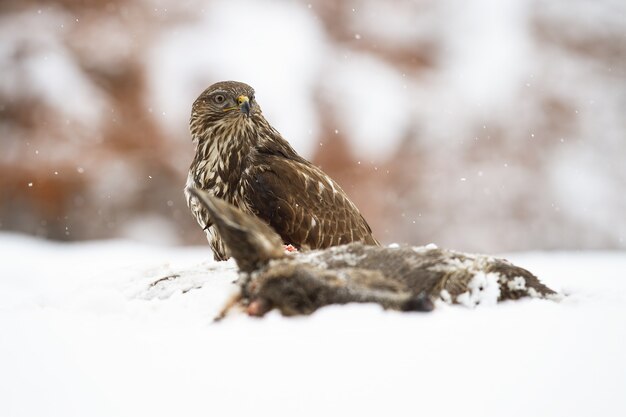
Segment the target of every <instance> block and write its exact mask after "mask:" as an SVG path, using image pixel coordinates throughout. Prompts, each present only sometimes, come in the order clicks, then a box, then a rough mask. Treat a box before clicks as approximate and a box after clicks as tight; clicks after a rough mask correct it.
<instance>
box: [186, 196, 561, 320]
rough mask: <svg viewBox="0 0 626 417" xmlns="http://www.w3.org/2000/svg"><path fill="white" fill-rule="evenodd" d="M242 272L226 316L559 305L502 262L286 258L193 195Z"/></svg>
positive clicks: (398, 251)
mask: <svg viewBox="0 0 626 417" xmlns="http://www.w3.org/2000/svg"><path fill="white" fill-rule="evenodd" d="M190 193H191V194H192V195H194V196H196V197H197V199H198V201H199V202H200V204H202V205H203V206H204V207H205V208H206V210H207V211H208V212H209V214H210V216H211V217H212V218H213V219H214V220H215V226H216V227H217V229H218V230H219V233H220V235H221V236H222V238H223V239H224V243H225V244H226V246H227V247H229V248H230V250H231V253H232V255H233V257H234V258H235V260H236V261H237V265H238V266H239V269H240V270H241V271H242V272H244V274H243V277H242V278H241V280H240V292H239V293H238V294H237V295H236V297H234V298H233V300H231V302H229V303H228V304H227V307H226V309H225V311H224V312H223V313H222V315H221V316H223V315H225V314H226V313H227V310H228V309H230V308H231V307H232V306H235V305H240V306H242V307H244V308H246V309H247V311H248V313H249V314H251V315H258V316H262V315H264V314H265V313H266V312H268V311H269V310H271V309H273V308H276V309H278V310H280V311H281V312H282V313H283V314H285V315H296V314H310V313H312V312H313V311H315V310H316V309H318V308H320V307H323V306H325V305H329V304H346V303H350V302H361V303H363V302H375V303H378V304H380V305H381V306H383V307H384V308H386V309H393V310H400V311H430V310H432V309H433V308H434V304H433V302H434V301H435V300H437V299H441V300H443V301H445V302H448V303H457V304H464V305H467V306H474V305H477V304H479V303H481V302H488V303H489V302H496V301H501V300H508V299H518V298H521V297H527V296H530V297H539V298H557V297H558V296H557V294H556V293H555V292H554V291H553V290H551V289H550V288H548V287H546V286H545V285H543V284H542V283H541V282H540V281H539V279H538V278H537V277H535V276H534V275H533V274H532V273H530V272H529V271H527V270H525V269H523V268H520V267H517V266H515V265H513V264H511V263H509V262H508V261H506V260H504V259H498V258H493V257H490V256H485V255H470V254H464V253H459V252H454V251H450V250H445V249H439V248H435V247H409V246H407V247H397V248H390V247H378V246H371V245H363V244H362V243H350V244H347V245H341V246H336V247H332V248H329V249H325V250H315V251H310V252H304V253H296V254H286V253H285V252H284V251H283V250H282V245H281V239H280V237H279V236H278V235H277V234H276V233H275V232H274V231H273V230H272V229H271V228H269V227H267V225H266V224H264V223H262V222H260V221H259V220H258V219H257V218H255V217H253V216H250V215H248V214H245V213H243V212H242V211H241V210H238V209H237V208H236V207H234V206H232V205H230V204H228V203H226V202H225V201H223V200H220V199H217V198H215V197H212V196H210V195H209V194H208V193H205V192H203V191H200V190H196V189H193V188H192V189H190Z"/></svg>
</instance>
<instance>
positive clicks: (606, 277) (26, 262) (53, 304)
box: [0, 234, 626, 417]
mask: <svg viewBox="0 0 626 417" xmlns="http://www.w3.org/2000/svg"><path fill="white" fill-rule="evenodd" d="M508 258H509V259H510V260H512V261H514V262H516V263H518V264H519V265H521V266H524V267H527V268H528V269H530V270H531V271H534V272H535V273H536V274H538V275H539V276H540V278H542V279H543V280H544V282H546V283H547V284H548V285H550V286H552V287H553V288H554V289H557V290H560V291H563V292H565V293H566V294H569V296H568V297H566V299H565V300H564V301H562V302H560V303H555V302H551V301H545V300H524V301H519V302H510V303H505V304H500V305H498V306H495V307H494V306H491V307H489V306H483V307H480V308H477V309H474V310H469V309H467V308H463V307H450V306H443V307H441V308H439V309H438V310H436V311H435V312H433V313H430V314H418V313H416V314H401V313H396V312H385V311H382V310H381V309H380V308H379V307H378V306H376V305H350V306H343V307H339V306H337V307H328V308H325V309H322V310H320V311H319V312H317V313H316V314H314V315H313V316H311V317H308V318H291V319H286V318H283V317H280V316H279V315H278V314H276V313H271V314H269V315H268V316H267V317H266V318H264V319H253V318H248V317H245V316H243V315H235V316H233V317H229V318H228V319H226V320H225V321H223V322H221V323H218V324H213V323H212V322H211V319H212V317H213V316H214V315H215V313H216V312H217V310H218V309H219V308H220V307H221V305H222V302H223V301H224V300H225V299H226V298H227V295H228V294H229V293H230V292H232V291H233V290H234V288H233V287H232V285H231V281H232V280H233V279H235V277H236V273H235V268H234V264H233V263H231V262H227V263H219V264H218V263H214V262H213V261H210V260H209V259H211V256H210V253H209V250H208V248H157V247H148V246H144V245H140V244H137V243H132V242H122V241H110V242H96V243H81V244H53V243H48V242H43V241H40V240H35V239H32V238H28V237H23V236H18V235H11V234H0V265H1V270H0V415H2V416H7V417H13V416H63V417H70V416H81V417H82V416H90V417H96V416H151V417H153V416H174V415H179V416H223V415H245V414H250V413H252V415H255V416H265V415H276V416H281V415H284V416H323V415H328V416H330V415H346V416H347V415H359V416H360V415H376V416H390V415H427V416H436V415H461V416H474V415H475V416H505V415H506V416H568V417H571V416H590V415H597V416H624V415H626V396H625V395H624V393H626V354H625V352H626V253H617V252H613V253H610V252H582V253H525V254H513V255H510V256H508ZM173 274H178V275H179V277H178V278H174V279H171V280H163V281H161V282H159V283H158V284H156V285H154V286H151V283H153V282H155V281H157V280H158V279H159V278H163V277H167V276H169V275H173Z"/></svg>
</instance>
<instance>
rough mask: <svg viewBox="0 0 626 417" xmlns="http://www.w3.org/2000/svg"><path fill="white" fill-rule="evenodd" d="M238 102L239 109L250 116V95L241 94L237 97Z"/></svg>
mask: <svg viewBox="0 0 626 417" xmlns="http://www.w3.org/2000/svg"><path fill="white" fill-rule="evenodd" d="M237 104H238V105H239V110H240V111H241V112H242V113H244V114H245V115H246V116H250V99H249V98H248V96H244V95H241V96H239V97H237Z"/></svg>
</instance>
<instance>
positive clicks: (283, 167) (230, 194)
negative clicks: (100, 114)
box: [185, 81, 378, 260]
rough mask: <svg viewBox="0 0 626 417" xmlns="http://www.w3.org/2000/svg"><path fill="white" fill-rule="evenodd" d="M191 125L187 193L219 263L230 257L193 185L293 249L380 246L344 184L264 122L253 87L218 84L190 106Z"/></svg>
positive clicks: (237, 84)
mask: <svg viewBox="0 0 626 417" xmlns="http://www.w3.org/2000/svg"><path fill="white" fill-rule="evenodd" d="M189 124H190V131H191V137H192V140H193V143H194V144H195V147H196V153H195V157H194V159H193V162H192V163H191V167H190V168H189V175H188V177H187V184H186V187H185V196H186V198H187V204H188V206H189V208H190V209H191V212H192V214H193V215H194V217H195V218H196V220H197V221H198V223H199V224H200V226H202V228H203V229H204V230H205V231H206V234H207V239H208V241H209V244H210V245H211V248H212V249H213V253H214V257H215V259H216V260H225V259H227V258H228V257H229V253H228V250H227V247H226V246H225V245H224V242H223V241H222V238H221V236H220V233H219V231H218V230H217V229H216V227H215V225H214V222H213V219H212V216H211V215H210V214H209V212H208V211H207V210H206V208H205V207H204V206H203V205H202V204H199V202H198V200H197V199H196V198H194V196H193V195H192V194H191V193H190V191H189V190H190V188H192V187H193V188H197V189H200V190H204V191H206V192H208V193H209V194H210V195H212V196H215V197H218V198H220V199H223V200H225V201H227V202H228V203H230V204H233V205H234V206H236V207H237V208H239V209H240V210H242V211H243V212H245V213H248V214H252V215H254V216H256V217H258V218H259V219H261V220H263V221H264V222H265V223H267V224H268V225H269V226H271V227H272V228H273V229H274V230H275V231H276V232H277V233H278V235H280V237H281V239H282V240H283V243H284V244H290V245H293V246H294V247H295V248H296V249H302V248H305V249H317V248H326V247H329V246H335V245H340V244H344V243H350V242H357V241H358V242H363V243H365V244H368V245H378V242H377V241H376V239H375V238H374V237H373V236H372V230H371V228H370V226H369V225H368V224H367V221H365V219H364V218H363V216H362V215H361V213H360V212H359V210H358V209H357V207H356V206H355V205H354V203H353V202H352V201H350V199H349V198H348V196H347V195H346V193H345V192H344V191H343V190H342V189H341V187H339V185H338V184H337V183H336V182H335V181H333V179H332V178H330V177H329V176H328V175H326V174H325V173H324V172H323V171H322V170H321V169H319V168H318V167H316V166H315V165H313V164H311V163H310V162H309V161H307V160H306V159H304V158H302V157H301V156H300V155H298V154H297V153H296V151H295V150H294V149H293V148H292V147H291V145H289V143H288V142H287V141H286V140H285V139H284V138H283V137H282V136H281V134H280V133H278V131H277V130H276V129H274V128H273V127H272V126H271V125H270V124H269V123H268V121H267V120H266V119H265V117H263V113H262V112H261V107H260V106H259V103H257V101H256V99H255V97H254V89H252V87H250V86H249V85H247V84H244V83H241V82H235V81H222V82H218V83H216V84H213V85H212V86H210V87H209V88H207V89H206V90H205V91H204V92H203V93H202V94H200V96H199V97H198V98H197V99H196V101H195V102H194V103H193V107H192V111H191V119H190V122H189Z"/></svg>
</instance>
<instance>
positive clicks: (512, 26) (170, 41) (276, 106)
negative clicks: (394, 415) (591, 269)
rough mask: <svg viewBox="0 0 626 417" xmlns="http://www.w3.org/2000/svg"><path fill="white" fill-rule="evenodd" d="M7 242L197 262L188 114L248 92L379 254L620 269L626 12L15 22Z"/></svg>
mask: <svg viewBox="0 0 626 417" xmlns="http://www.w3.org/2000/svg"><path fill="white" fill-rule="evenodd" d="M0 13H1V15H0V69H1V73H2V77H0V147H1V148H0V187H1V188H0V191H1V193H2V196H1V200H0V230H4V231H19V232H24V233H29V234H35V235H39V236H45V237H48V238H52V239H62V240H80V239H95V238H110V237H128V238H133V239H139V240H144V241H149V242H155V243H165V244H190V243H202V242H203V239H204V238H203V234H202V233H201V231H200V230H199V229H198V228H197V227H196V225H195V224H194V222H193V220H192V218H191V216H190V215H189V214H188V212H187V209H186V207H185V203H184V199H183V197H182V188H183V186H184V182H185V176H186V171H187V168H188V166H189V163H190V161H191V158H192V154H193V148H192V144H191V139H190V136H189V133H188V118H189V113H190V108H191V103H192V102H193V101H194V99H195V98H196V97H197V96H198V95H199V94H200V93H201V92H202V91H203V90H204V89H205V88H206V87H208V86H209V85H210V84H212V83H214V82H216V81H221V80H226V79H233V80H238V81H243V82H246V83H248V84H250V85H252V86H253V87H254V88H255V89H256V92H257V98H258V101H259V103H260V104H261V106H262V108H263V110H264V113H265V115H266V117H267V118H268V120H269V121H270V122H271V123H272V124H273V125H274V126H275V127H276V128H277V129H278V130H279V131H280V132H282V133H283V135H284V136H285V137H286V138H287V139H288V140H289V141H290V142H291V143H292V145H293V146H294V147H295V148H296V149H297V150H298V151H299V152H300V153H301V154H302V155H303V156H305V157H307V158H309V159H310V160H312V161H314V162H315V163H317V164H318V165H320V166H322V168H323V169H324V170H325V171H326V172H328V173H329V174H330V175H331V176H333V177H334V178H336V179H337V180H338V182H339V183H340V184H341V185H342V187H343V188H344V189H345V190H346V191H347V192H348V194H349V195H351V196H352V197H353V199H354V201H355V202H356V203H357V206H359V207H360V209H361V211H362V212H363V214H364V215H365V217H366V218H367V219H368V220H369V221H370V223H371V225H372V227H373V229H374V232H375V235H376V236H377V237H378V238H379V239H380V240H381V241H383V242H385V243H391V242H401V243H411V244H425V243H429V242H435V243H437V244H439V245H441V246H446V247H452V248H456V249H460V250H470V251H487V252H503V251H511V250H545V249H577V248H580V249H594V248H604V249H611V248H614V249H624V248H626V242H625V239H626V214H625V213H626V117H624V115H625V114H626V77H625V75H626V67H625V64H626V3H624V2H623V1H617V0H602V1H591V0H570V1H565V0H557V1H552V2H549V3H545V2H539V1H537V0H476V1H472V2H461V1H454V0H412V1H409V0H395V1H388V2H381V1H374V0H346V1H341V2H338V1H334V0H317V1H308V2H307V1H287V0H273V1H271V0H268V1H253V0H248V1H238V0H214V1H199V0H198V1H196V0H183V1H176V2H169V1H156V0H131V1H121V0H117V1H86V2H76V1H70V0H58V1H45V2H30V1H5V2H3V3H2V5H0Z"/></svg>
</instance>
